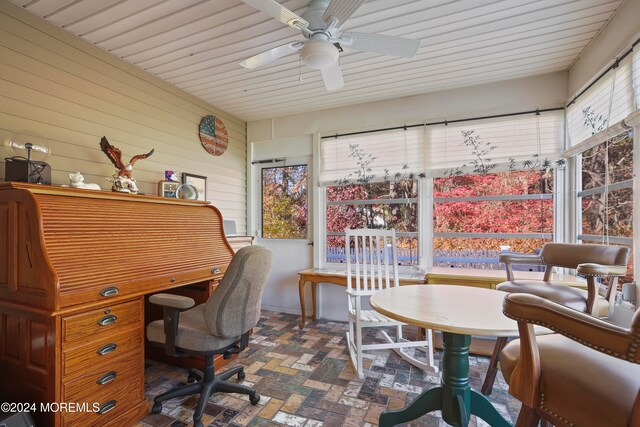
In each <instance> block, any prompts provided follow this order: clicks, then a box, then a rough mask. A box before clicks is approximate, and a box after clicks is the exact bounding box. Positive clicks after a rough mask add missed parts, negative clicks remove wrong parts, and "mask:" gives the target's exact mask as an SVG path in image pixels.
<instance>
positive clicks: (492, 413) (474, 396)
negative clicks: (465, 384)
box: [471, 390, 512, 427]
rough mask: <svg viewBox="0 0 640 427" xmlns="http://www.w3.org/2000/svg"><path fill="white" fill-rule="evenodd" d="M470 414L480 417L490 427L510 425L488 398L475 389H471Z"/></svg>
mask: <svg viewBox="0 0 640 427" xmlns="http://www.w3.org/2000/svg"><path fill="white" fill-rule="evenodd" d="M471 414H473V415H475V416H476V417H479V418H482V419H483V420H484V421H485V422H486V423H488V424H489V425H490V426H491V427H512V425H511V424H510V423H509V422H507V420H505V419H504V418H502V415H500V413H499V412H498V410H497V409H496V408H495V406H493V405H492V404H491V402H489V400H488V399H487V398H486V397H484V396H483V395H481V394H480V393H478V392H477V391H475V390H471Z"/></svg>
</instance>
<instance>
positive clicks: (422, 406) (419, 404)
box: [380, 332, 511, 427]
mask: <svg viewBox="0 0 640 427" xmlns="http://www.w3.org/2000/svg"><path fill="white" fill-rule="evenodd" d="M442 343H443V350H444V352H443V356H442V383H441V384H442V385H441V386H440V387H433V388H431V389H429V390H427V391H425V392H424V393H422V394H421V395H420V396H419V397H418V398H417V399H416V400H415V401H413V402H412V403H411V404H410V405H409V406H407V407H406V408H403V409H401V410H399V411H385V412H383V413H382V414H381V415H380V426H381V427H382V426H385V427H386V426H391V425H394V424H399V423H403V422H407V421H410V420H413V419H416V418H418V417H421V416H422V415H424V414H427V413H429V412H431V411H435V410H438V409H440V410H441V411H442V418H443V420H444V421H446V422H447V423H448V424H449V425H452V426H456V427H467V426H468V425H469V418H470V416H471V415H476V416H478V417H480V418H482V419H483V420H485V421H487V422H488V423H489V424H490V425H491V426H492V427H510V426H511V424H509V423H508V422H507V421H506V420H505V419H504V418H502V416H501V415H500V414H499V413H498V411H497V410H496V409H495V408H494V407H493V405H492V404H491V402H489V401H488V400H487V398H486V397H484V396H482V395H481V394H480V393H478V392H476V391H474V390H471V386H470V385H469V345H470V344H471V336H469V335H462V334H454V333H450V332H443V333H442Z"/></svg>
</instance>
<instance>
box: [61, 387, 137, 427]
mask: <svg viewBox="0 0 640 427" xmlns="http://www.w3.org/2000/svg"><path fill="white" fill-rule="evenodd" d="M143 390H144V380H143V379H142V378H139V379H137V380H134V381H130V382H129V383H122V384H120V387H119V388H117V389H115V390H109V391H105V392H103V393H99V394H96V395H93V396H91V401H92V402H96V403H98V404H99V409H98V411H97V412H88V411H83V412H68V413H66V414H64V415H63V416H62V419H63V423H62V424H63V425H64V426H92V427H97V426H101V425H105V424H109V423H111V422H112V421H113V420H115V419H116V418H117V417H119V416H120V415H121V414H123V413H125V412H126V411H128V410H130V409H132V408H133V407H134V406H135V405H137V404H139V403H140V402H141V401H142V400H143V398H144V396H143V394H142V391H143ZM89 407H91V404H89Z"/></svg>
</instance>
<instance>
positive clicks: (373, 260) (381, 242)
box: [345, 229, 438, 379]
mask: <svg viewBox="0 0 640 427" xmlns="http://www.w3.org/2000/svg"><path fill="white" fill-rule="evenodd" d="M345 232H346V237H345V255H346V260H347V296H348V300H349V331H348V332H347V345H348V346H349V355H350V356H351V362H352V363H353V367H354V369H355V371H356V373H357V375H358V377H359V378H361V379H362V378H364V368H363V354H362V352H363V351H366V350H382V349H393V350H394V351H395V352H396V353H398V355H399V356H400V357H401V358H403V359H404V360H406V361H408V362H409V363H411V364H412V365H414V366H416V367H418V368H420V369H423V370H425V371H428V372H438V368H437V367H436V366H435V364H434V361H433V338H432V333H431V330H427V331H426V334H425V335H426V338H425V340H424V341H409V340H407V339H405V338H404V335H403V332H402V327H403V326H405V325H406V324H405V323H402V322H399V321H397V320H392V319H390V318H388V317H386V316H384V315H382V314H380V313H378V312H377V311H375V310H364V309H363V308H362V306H363V303H364V302H365V301H366V300H368V298H369V297H371V295H373V294H374V293H376V292H378V291H381V290H383V289H387V288H390V287H395V286H399V276H398V251H397V247H396V233H395V230H374V229H360V230H350V229H346V230H345ZM374 327H375V328H389V327H393V328H394V329H395V339H393V338H392V337H391V336H390V335H389V333H388V332H387V330H381V331H380V333H381V335H382V338H383V340H384V343H378V344H363V343H362V337H363V332H364V329H365V328H374ZM412 347H422V349H423V351H425V353H426V362H424V361H421V360H418V359H417V358H416V357H414V356H412V355H411V354H409V353H408V352H407V351H406V350H407V349H408V348H412Z"/></svg>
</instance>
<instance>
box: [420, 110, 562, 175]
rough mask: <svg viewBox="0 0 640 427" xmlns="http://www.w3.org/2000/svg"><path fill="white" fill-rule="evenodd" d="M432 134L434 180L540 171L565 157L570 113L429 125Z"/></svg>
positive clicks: (429, 145)
mask: <svg viewBox="0 0 640 427" xmlns="http://www.w3.org/2000/svg"><path fill="white" fill-rule="evenodd" d="M426 132H427V134H426V139H427V152H426V156H427V170H428V172H427V174H428V175H430V176H444V175H452V174H474V173H482V172H483V170H482V169H483V168H485V169H488V170H485V171H484V172H487V173H488V172H499V171H506V170H519V169H540V168H542V167H547V166H554V165H556V161H557V160H558V159H560V158H561V156H562V152H563V149H564V111H562V110H559V111H548V112H542V113H540V114H539V115H536V114H535V113H531V114H526V115H516V116H510V117H501V118H494V119H484V120H477V121H469V122H463V123H455V124H448V125H437V126H427V128H426ZM470 138H472V139H473V138H475V142H473V141H471V142H472V144H471V145H470V144H469V142H470ZM545 160H547V161H549V163H550V164H548V165H547V164H543V163H545Z"/></svg>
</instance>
